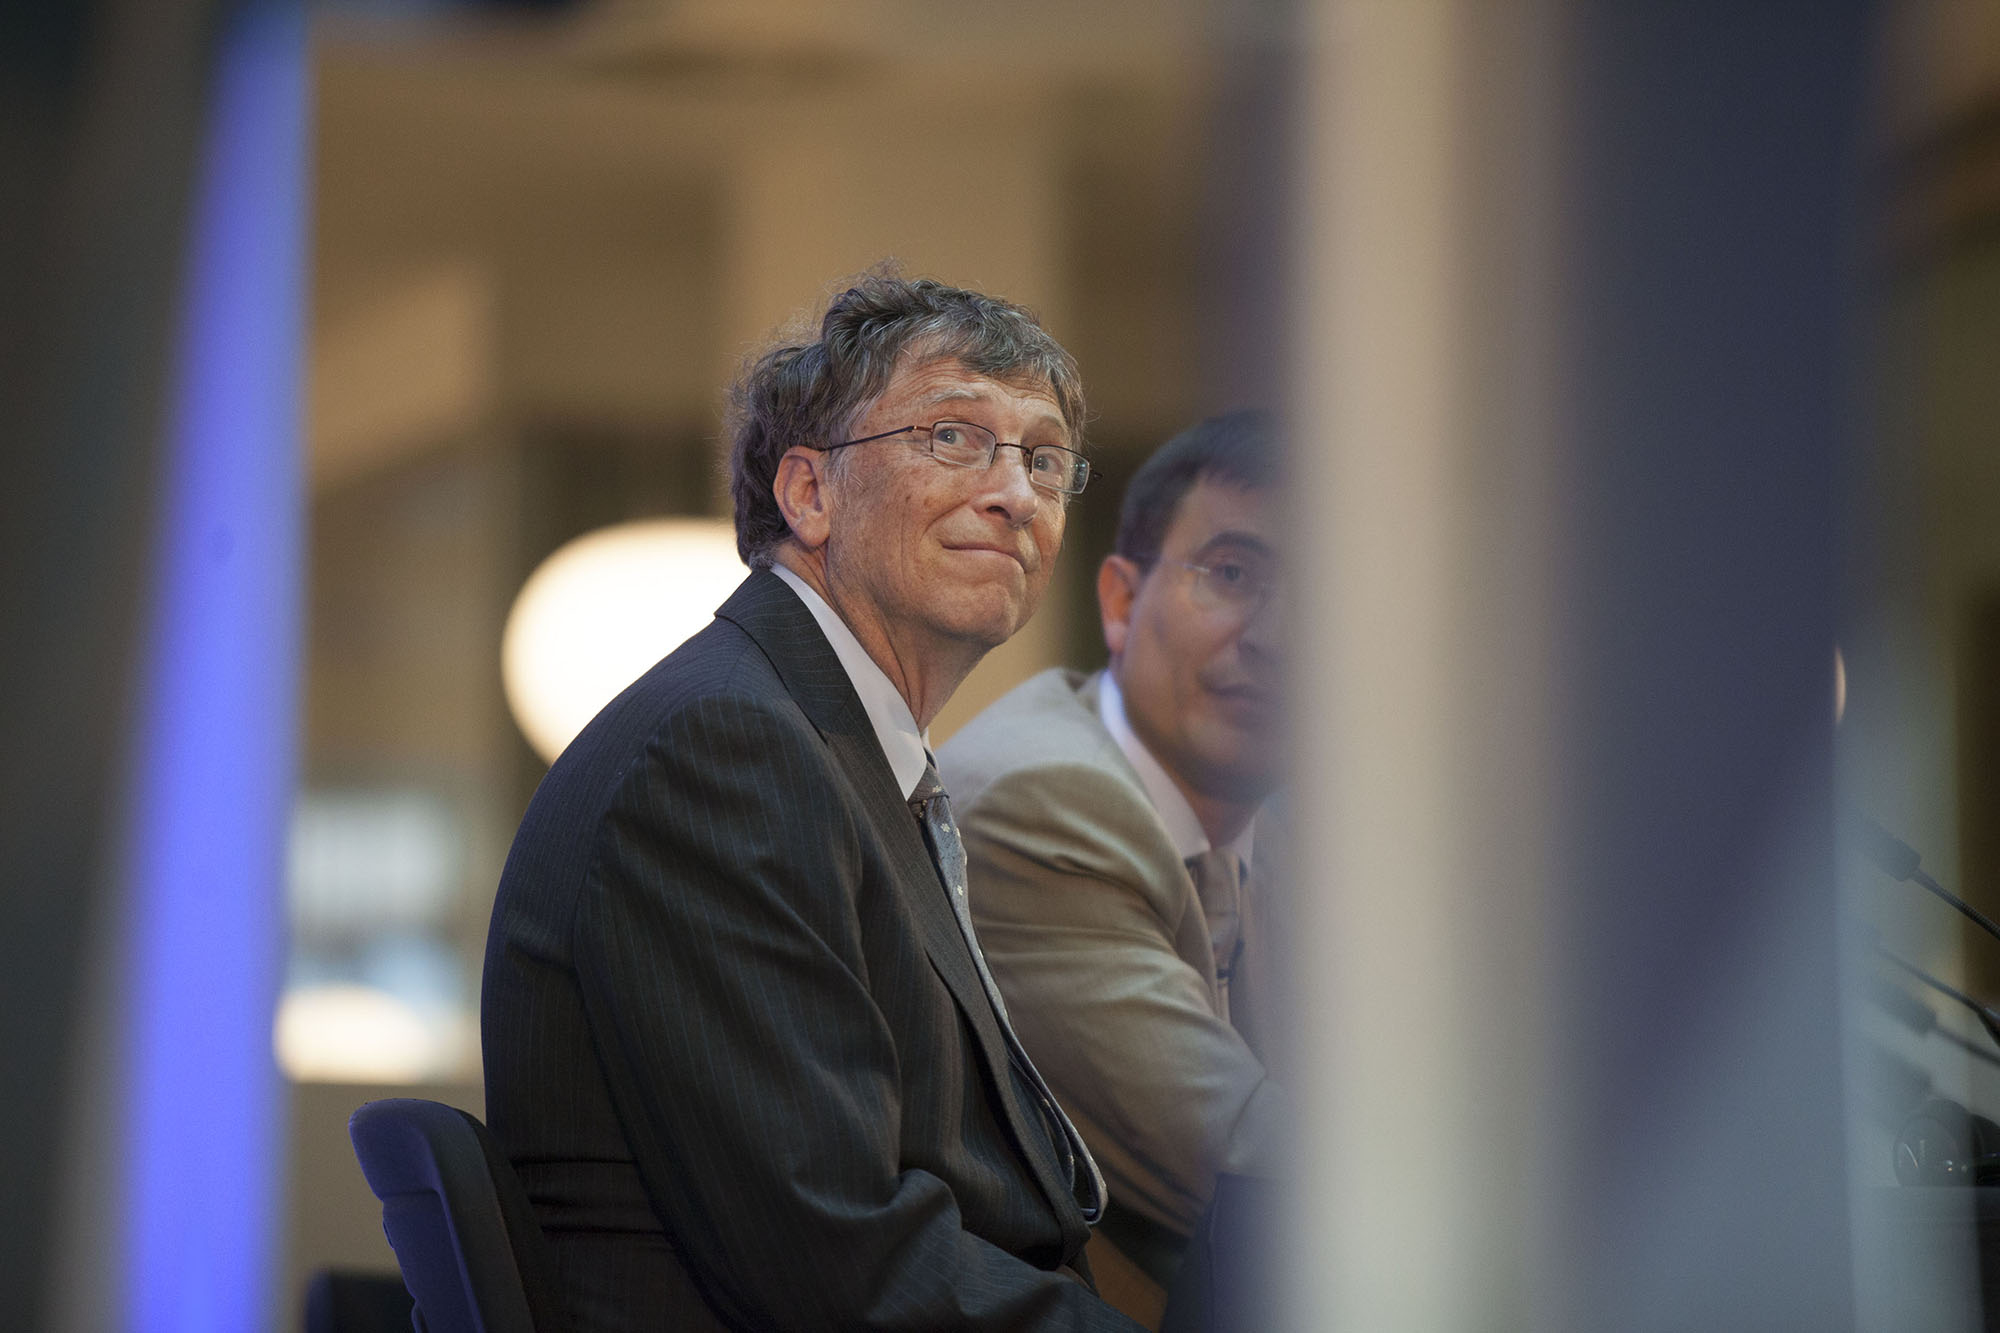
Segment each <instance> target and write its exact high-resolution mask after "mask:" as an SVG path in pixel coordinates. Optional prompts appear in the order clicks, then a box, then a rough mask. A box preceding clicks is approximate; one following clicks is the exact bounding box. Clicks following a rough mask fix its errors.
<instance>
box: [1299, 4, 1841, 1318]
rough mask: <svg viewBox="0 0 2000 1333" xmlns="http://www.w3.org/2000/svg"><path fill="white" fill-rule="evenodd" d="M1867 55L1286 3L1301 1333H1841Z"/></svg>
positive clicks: (1562, 23) (1511, 11)
mask: <svg viewBox="0 0 2000 1333" xmlns="http://www.w3.org/2000/svg"><path fill="white" fill-rule="evenodd" d="M1868 18H1869V13H1868V6H1866V5H1865V4H1862V3H1858V2H1853V0H1836V2H1835V3H1816V4H1812V5H1754V6H1737V5H1729V4H1710V3H1702V4H1686V3H1668V2H1667V0H1648V2H1647V3H1640V4H1617V5H1583V4H1577V5H1565V4H1562V3H1557V2H1556V0H1517V2H1515V3H1507V4H1500V5H1494V4H1488V3H1483V2H1482V0H1345V2H1337V0H1329V2H1327V3H1322V4H1318V5H1315V6H1311V7H1309V9H1308V11H1307V15H1306V19H1305V32H1306V40H1305V45H1304V50H1305V57H1304V61H1303V66H1304V67H1303V70H1302V82H1303V90H1304V98H1303V102H1304V105H1303V126H1304V133H1303V134H1302V136H1301V138H1302V143H1301V154H1302V162H1301V170H1302V173H1303V174H1304V176H1305V177H1306V179H1307V180H1308V181H1309V185H1308V186H1307V188H1306V189H1305V190H1304V191H1303V193H1304V195H1305V197H1304V199H1303V200H1302V207H1303V210H1304V211H1303V214H1302V218H1301V225H1300V228H1299V231H1300V235H1301V238H1302V239H1301V261H1300V269H1299V276H1300V281H1299V283H1298V284H1297V298H1298V300H1299V303H1300V304H1299V307H1298V310H1297V318H1296V319H1295V321H1294V327H1295V328H1296V330H1297V333H1298V346H1297V350H1296V353H1295V361H1294V382H1295V386H1296V387H1295V389H1294V392H1293V398H1292V401H1293V413H1292V415H1293V419H1294V423H1295V434H1296V435H1297V439H1298V445H1299V448H1298V463H1297V466H1298V472H1299V476H1298V481H1299V487H1298V494H1299V496H1300V500H1299V505H1300V508H1299V511H1298V513H1297V521H1296V522H1295V525H1294V531H1296V532H1297V533H1299V534H1300V537H1301V545H1302V547H1303V552H1304V553H1303V556H1302V563H1303V564H1304V565H1305V566H1306V567H1305V569H1304V570H1303V572H1302V576H1301V578H1300V579H1299V584H1300V586H1301V589H1302V592H1301V603H1302V605H1301V608H1300V616H1299V623H1300V625H1301V626H1303V627H1305V628H1304V630H1303V636H1304V638H1305V642H1303V643H1302V645H1301V649H1302V655H1303V667H1302V669H1301V670H1299V671H1298V673H1297V676H1298V679H1299V680H1300V681H1301V682H1302V684H1301V692H1300V706H1301V712H1302V717H1303V720H1304V722H1305V724H1306V734H1308V735H1309V737H1310V741H1309V743H1308V744H1307V745H1306V747H1305V752H1304V753H1303V754H1302V755H1301V757H1300V792H1299V797H1300V807H1301V809H1302V810H1303V811H1308V812H1312V814H1313V815H1315V816H1324V817H1323V818H1305V819H1302V820H1301V821H1300V822H1301V824H1302V826H1303V828H1304V830H1305V833H1306V837H1305V838H1304V839H1303V845H1302V847H1301V849H1300V851H1301V858H1300V859H1301V863H1302V864H1303V865H1305V866H1308V867H1311V868H1312V873H1311V876H1310V878H1309V881H1308V882H1307V883H1306V884H1305V885H1303V886H1302V887H1303V889H1304V893H1305V897H1306V900H1307V912H1308V928H1307V929H1306V930H1305V931H1303V932H1302V933H1301V948H1302V949H1303V950H1304V951H1305V958H1304V965H1303V966H1301V968H1300V975H1301V976H1302V977H1304V978H1306V979H1307V984H1308V987H1309V991H1310V993H1309V995H1308V996H1307V1000H1306V1003H1307V1012H1308V1015H1309V1019H1308V1021H1307V1022H1306V1023H1304V1024H1303V1025H1302V1027H1303V1028H1304V1030H1305V1032H1306V1033H1307V1039H1308V1042H1309V1043H1310V1047H1309V1049H1308V1050H1307V1051H1306V1052H1305V1054H1306V1055H1307V1057H1308V1060H1309V1068H1310V1071H1311V1072H1310V1075H1309V1081H1308V1084H1309V1085H1308V1088H1307V1094H1308V1096H1307V1104H1308V1105H1309V1106H1310V1107H1311V1108H1313V1109H1312V1112H1311V1113H1310V1115H1309V1118H1308V1119H1309V1123H1308V1128H1309V1131H1310V1132H1311V1133H1312V1136H1313V1137H1312V1140H1311V1142H1310V1143H1309V1144H1308V1145H1307V1153H1308V1162H1307V1169H1306V1170H1305V1171H1304V1172H1302V1173H1301V1178H1300V1181H1299V1182H1298V1198H1297V1199H1296V1207H1295V1222H1296V1225H1295V1227H1294V1229H1293V1245H1294V1246H1295V1248H1294V1249H1293V1250H1292V1252H1291V1254H1290V1256H1289V1257H1290V1259H1291V1261H1292V1263H1291V1271H1292V1274H1293V1283H1292V1288H1293V1290H1292V1299H1293V1301H1294V1307H1293V1320H1292V1322H1293V1324H1294V1326H1295V1327H1297V1328H1299V1329H1313V1330H1322V1329H1327V1330H1346V1329H1353V1330H1363V1329H1371V1330H1372V1329H1390V1328H1393V1329H1397V1330H1401V1331H1405V1333H1407V1331H1410V1330H1451V1329H1468V1330H1469V1329H1481V1330H1487V1329H1536V1330H1541V1329H1564V1330H1576V1331H1577V1333H1586V1331H1592V1330H1602V1329H1619V1330H1647V1329H1683V1328H1699V1327H1712V1328H1773V1327H1787V1328H1814V1329H1837V1328H1842V1327H1851V1326H1852V1325H1853V1322H1854V1314H1853V1308H1854V1297H1853V1276H1852V1259H1851V1249H1852V1245H1851V1239H1850V1227H1849V1189H1848V1182H1847V1180H1846V1178H1845V1165H1846V1163H1845V1148H1844V1135H1845V1126H1844V1121H1843V1101H1842V1099H1843V1086H1842V1081H1841V1033H1840V1029H1839V1013H1840V995H1841V992H1840V971H1841V967H1840V957H1839V952H1838V949H1837V947H1836V933H1835V921H1836V895H1835V889H1834V876H1833V862H1832V836H1831V811H1830V798H1831V785H1830V784H1831V710H1830V679H1829V673H1830V666H1829V663H1830V655H1831V650H1832V643H1833V636H1834V633H1835V626H1836V623H1837V611H1838V607H1837V587H1836V583H1835V571H1836V568H1837V565H1838V559H1837V557H1838V541H1839V533H1838V531H1837V527H1836V518H1837V512H1838V505H1837V500H1838V486H1837V482H1838V479H1839V477H1840V475H1841V472H1842V469H1843V466H1844V463H1845V458H1846V454H1847V451H1848V450H1850V449H1851V448H1852V447H1853V446H1854V441H1855V439H1856V437H1857V435H1858V433H1859V428H1858V425H1857V424H1855V423H1853V422H1851V421H1850V420H1849V418H1848V415H1847V414H1848V412H1849V410H1850V409H1851V406H1852V402H1851V390H1850V378H1851V372H1852V371H1853V369H1854V367H1853V365H1852V364H1851V358H1852V357H1853V355H1854V354H1855V353H1856V351H1857V350H1858V349H1857V348H1856V347H1855V345H1854V343H1853V341H1852V339H1853V332H1854V330H1853V319H1852V316H1853V313H1854V312H1853V298H1854V296H1855V292H1854V291H1853V289H1852V285H1851V284H1852V275H1851V261H1852V260H1853V258H1854V257H1855V228H1856V223H1857V208H1856V202H1857V194H1858V191H1857V186H1858V182H1859V172H1858V164H1859V161H1860V138H1859V135H1860V113H1861V109H1862V92H1863V89H1862V82H1863V80H1862V73H1863V68H1862V67H1863V58H1864V55H1865V37H1866V34H1867V27H1868Z"/></svg>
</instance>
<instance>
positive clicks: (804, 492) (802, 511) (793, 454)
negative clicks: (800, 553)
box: [771, 445, 833, 551]
mask: <svg viewBox="0 0 2000 1333" xmlns="http://www.w3.org/2000/svg"><path fill="white" fill-rule="evenodd" d="M826 465H827V457H826V455H825V454H824V453H822V452H821V451H819V450H817V449H806V448H803V447H800V446H797V445H794V446H793V447H792V448H790V449H787V450H786V451H785V456H784V457H783V458H780V459H779V460H778V475H777V476H776V477H774V478H772V480H771V496H772V498H773V499H775V500H776V501H777V502H778V512H779V513H781V514H783V515H784V516H785V523H786V524H787V526H789V527H790V528H791V530H792V537H793V539H794V540H796V541H797V542H798V544H799V545H801V546H803V547H805V548H806V549H807V550H808V551H816V550H818V549H819V548H820V547H822V546H824V545H826V539H827V534H828V533H829V532H831V531H832V524H833V514H832V509H831V506H830V503H829V501H830V498H831V497H829V496H828V494H827V488H826V481H827V478H826Z"/></svg>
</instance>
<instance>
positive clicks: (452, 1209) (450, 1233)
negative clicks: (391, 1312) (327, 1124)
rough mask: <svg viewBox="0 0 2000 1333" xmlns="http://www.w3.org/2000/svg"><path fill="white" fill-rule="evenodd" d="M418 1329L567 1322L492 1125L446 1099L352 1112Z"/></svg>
mask: <svg viewBox="0 0 2000 1333" xmlns="http://www.w3.org/2000/svg"><path fill="white" fill-rule="evenodd" d="M347 1133H348V1137H349V1138H351V1139H352V1140H353V1141H354V1155H355V1156H356V1157H358V1158H360V1160H361V1173H362V1174H363V1175H364V1176H366V1177H367V1178H368V1188H370V1189H371V1190H373V1191H375V1197H376V1198H378V1199H380V1200H381V1201H382V1230H383V1232H384V1233H385V1234H386V1235H387V1236H388V1237H389V1245H390V1247H391V1248H392V1249H394V1250H395V1252H396V1263H397V1265H398V1266H399V1267H400V1268H401V1269H402V1270H403V1282H404V1285H406V1286H407V1287H408V1288H409V1289H410V1295H411V1296H412V1297H413V1298H414V1299H415V1301H416V1311H415V1313H414V1314H413V1315H412V1323H413V1324H414V1325H415V1327H416V1328H417V1329H419V1330H421V1331H422V1333H568V1321H567V1320H566V1319H565V1318H564V1317H563V1313H562V1304H561V1298H560V1294H559V1289H558V1287H557V1284H556V1277H555V1261H554V1258H553V1256H552V1255H551V1254H550V1253H549V1249H548V1241H547V1238H546V1237H544V1236H543V1235H542V1231H541V1228H540V1227H539V1226H538V1225H537V1224H536V1222H535V1216H534V1212H533V1210H532V1209H531V1208H530V1206H529V1204H528V1197H527V1192H526V1191H525V1190H523V1189H522V1188H521V1182H520V1179H519V1177H517V1176H516V1175H515V1174H514V1169H513V1167H512V1166H511V1165H510V1164H509V1163H508V1161H507V1159H506V1157H505V1156H503V1155H502V1154H501V1152H500V1150H499V1148H498V1146H497V1145H496V1144H495V1143H494V1142H493V1139H492V1136H491V1135H489V1134H488V1133H487V1132H486V1127H485V1126H484V1125H482V1124H480V1123H479V1121H478V1120H477V1119H476V1118H475V1117H473V1116H471V1115H469V1114H467V1113H466V1112H464V1111H461V1110H459V1109H458V1108H457V1107H453V1106H446V1105H444V1104H442V1103H440V1102H430V1101H420V1100H417V1099H414V1098H390V1099H387V1100H384V1101H376V1102H369V1103H367V1104H366V1105H364V1106H362V1107H361V1109H360V1110H358V1111H356V1112H355V1113H354V1114H353V1115H352V1116H351V1117H349V1119H348V1121H347Z"/></svg>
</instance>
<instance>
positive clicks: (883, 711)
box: [771, 564, 1207, 847]
mask: <svg viewBox="0 0 2000 1333" xmlns="http://www.w3.org/2000/svg"><path fill="white" fill-rule="evenodd" d="M771 572H772V573H773V574H776V575H777V576H778V577H779V578H781V579H783V580H784V581H785V583H786V585H787V586H789V587H790V588H791V590H792V591H793V592H795V593H797V594H798V595H799V600H800V601H802V602H804V603H805V604H806V610H808V611H810V612H812V617H813V619H814V620H815V621H817V622H818V623H819V632H820V633H822V634H824V635H826V641H827V642H828V643H830V644H832V645H833V655H834V656H835V657H838V658H839V659H840V664H841V665H842V666H843V667H845V668H847V679H848V680H849V681H851V682H852V683H853V685H854V692H855V693H856V694H858V695H860V696H861V707H862V708H863V709H864V710H865V711H866V712H867V714H868V721H869V724H870V725H872V726H873V727H874V728H875V739H876V740H878V741H880V742H881V743H882V757H883V758H885V759H887V760H888V761H889V771H890V772H891V773H893V774H895V777H896V785H897V786H898V787H899V788H901V790H902V793H903V799H904V800H906V801H907V800H909V799H910V793H911V792H913V791H915V790H916V789H917V783H918V782H920V781H922V779H923V776H924V770H925V769H926V768H928V767H930V762H931V753H930V750H931V738H930V734H929V733H928V732H925V731H921V730H919V729H918V727H917V719H916V715H915V714H914V713H912V712H910V705H909V702H908V701H907V700H906V699H904V698H903V696H902V694H901V693H900V692H899V691H898V690H897V689H896V687H895V686H894V685H892V684H891V683H890V682H889V676H888V673H887V672H885V671H883V670H882V668H881V667H879V666H877V665H876V663H875V659H874V658H872V657H870V656H869V655H868V650H867V649H866V648H863V647H862V646H861V640H859V639H857V638H855V637H854V631H853V630H851V629H849V628H848V627H847V622H846V621H844V620H842V619H841V618H840V613H839V612H837V611H835V610H834V609H833V608H832V607H830V606H828V605H827V604H826V599H825V598H824V597H821V596H820V595H819V594H818V593H816V592H814V591H813V589H812V585H810V584H808V583H807V582H806V581H805V580H804V579H802V578H800V577H799V576H798V575H797V574H794V573H793V572H792V571H791V570H789V569H786V568H785V567H784V566H783V565H780V564H773V565H772V566H771ZM1202 845H1203V846H1204V847H1206V846H1207V844H1206V843H1203V844H1202Z"/></svg>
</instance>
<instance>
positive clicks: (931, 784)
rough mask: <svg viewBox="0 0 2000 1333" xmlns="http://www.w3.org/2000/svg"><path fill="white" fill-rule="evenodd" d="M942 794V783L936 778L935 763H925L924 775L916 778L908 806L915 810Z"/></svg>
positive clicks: (919, 809)
mask: <svg viewBox="0 0 2000 1333" xmlns="http://www.w3.org/2000/svg"><path fill="white" fill-rule="evenodd" d="M942 795H944V783H943V782H941V781H939V780H938V771H937V765H936V764H925V765H924V775H923V776H922V777H920V778H918V779H917V785H916V788H915V790H913V791H911V793H910V807H911V808H912V809H914V810H917V811H922V810H923V808H924V807H925V806H927V805H929V804H930V803H931V802H932V801H933V800H935V799H937V798H938V797H940V796H942Z"/></svg>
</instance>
